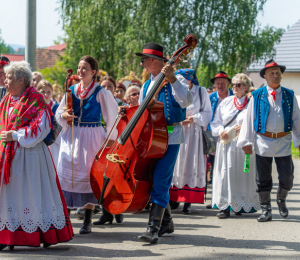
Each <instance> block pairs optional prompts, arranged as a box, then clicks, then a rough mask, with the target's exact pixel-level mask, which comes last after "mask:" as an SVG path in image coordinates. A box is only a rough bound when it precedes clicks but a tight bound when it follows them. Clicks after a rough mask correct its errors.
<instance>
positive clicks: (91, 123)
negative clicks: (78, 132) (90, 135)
mask: <svg viewBox="0 0 300 260" xmlns="http://www.w3.org/2000/svg"><path fill="white" fill-rule="evenodd" d="M74 126H83V127H86V126H87V127H99V126H101V122H80V123H78V121H77V122H74Z"/></svg>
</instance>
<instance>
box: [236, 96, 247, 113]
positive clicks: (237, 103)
mask: <svg viewBox="0 0 300 260" xmlns="http://www.w3.org/2000/svg"><path fill="white" fill-rule="evenodd" d="M247 103H248V98H247V97H245V100H244V102H243V103H242V104H239V102H238V101H237V98H236V97H234V105H235V108H236V109H237V110H243V109H244V108H245V107H246V106H247Z"/></svg>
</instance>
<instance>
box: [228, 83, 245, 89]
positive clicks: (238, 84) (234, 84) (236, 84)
mask: <svg viewBox="0 0 300 260" xmlns="http://www.w3.org/2000/svg"><path fill="white" fill-rule="evenodd" d="M231 86H232V87H237V88H240V87H241V86H242V84H241V83H231Z"/></svg>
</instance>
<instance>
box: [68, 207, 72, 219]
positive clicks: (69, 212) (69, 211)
mask: <svg viewBox="0 0 300 260" xmlns="http://www.w3.org/2000/svg"><path fill="white" fill-rule="evenodd" d="M68 214H69V217H71V209H68Z"/></svg>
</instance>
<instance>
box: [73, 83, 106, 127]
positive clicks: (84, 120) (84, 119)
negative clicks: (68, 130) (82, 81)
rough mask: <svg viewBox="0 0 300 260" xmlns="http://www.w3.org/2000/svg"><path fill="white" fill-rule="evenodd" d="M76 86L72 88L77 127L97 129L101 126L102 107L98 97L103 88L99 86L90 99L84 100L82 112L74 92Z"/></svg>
mask: <svg viewBox="0 0 300 260" xmlns="http://www.w3.org/2000/svg"><path fill="white" fill-rule="evenodd" d="M74 88H75V85H74V86H72V87H70V89H71V91H72V98H73V111H74V113H75V116H78V118H75V119H74V125H75V126H78V125H79V126H84V127H85V126H87V127H95V126H101V113H102V110H101V105H100V104H99V103H98V102H97V99H96V96H97V94H98V93H99V91H100V90H101V89H102V87H101V86H100V85H99V86H98V87H97V88H96V90H95V92H94V93H93V94H92V95H91V96H90V97H89V98H88V99H84V100H82V102H83V103H82V105H83V107H82V109H81V110H80V107H81V105H80V100H81V99H79V98H77V97H76V95H75V92H74Z"/></svg>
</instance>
